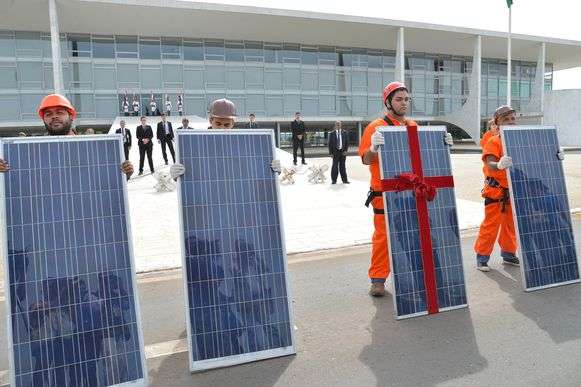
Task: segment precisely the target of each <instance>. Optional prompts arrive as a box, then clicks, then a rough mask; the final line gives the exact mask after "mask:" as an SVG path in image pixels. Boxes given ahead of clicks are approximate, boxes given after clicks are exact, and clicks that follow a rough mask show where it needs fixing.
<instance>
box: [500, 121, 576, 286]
mask: <svg viewBox="0 0 581 387" xmlns="http://www.w3.org/2000/svg"><path fill="white" fill-rule="evenodd" d="M535 129H540V130H554V131H555V138H556V140H557V142H556V144H555V158H556V157H557V155H556V153H557V152H558V150H559V142H558V141H559V137H558V135H557V128H556V127H555V126H551V125H508V126H501V127H500V137H501V140H502V150H503V153H504V155H506V156H510V153H509V152H508V149H507V141H506V140H505V139H506V133H510V132H512V131H523V130H535ZM509 136H510V134H509ZM513 161H514V160H513ZM558 164H559V171H560V173H561V175H562V176H563V188H564V193H565V195H566V197H567V200H566V201H565V206H566V211H567V216H568V218H567V220H568V222H569V226H570V227H572V224H573V223H572V220H571V209H570V206H569V200H568V199H569V193H568V192H567V184H565V171H564V169H563V162H562V161H560V160H559V163H558ZM512 170H513V168H507V174H506V175H507V178H508V186H509V189H510V195H509V197H510V204H511V211H512V215H513V219H514V229H515V233H516V237H517V241H518V250H519V251H520V252H521V264H520V271H521V283H522V286H523V289H524V290H525V291H526V292H533V291H537V290H542V289H548V288H554V287H557V286H564V285H570V284H575V283H579V282H581V277H580V273H579V255H578V254H577V252H576V244H575V233H574V232H573V231H571V239H572V240H571V241H572V244H573V252H574V253H575V255H576V257H575V258H576V261H577V279H575V280H570V281H564V282H557V283H552V284H548V285H543V286H532V287H531V286H528V285H527V276H526V273H525V266H526V265H525V259H526V257H525V256H524V252H523V250H522V246H523V245H522V238H521V233H520V229H519V224H518V217H517V213H516V211H517V208H516V205H515V197H514V195H513V181H512V179H513V177H512Z"/></svg>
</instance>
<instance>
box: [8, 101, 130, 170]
mask: <svg viewBox="0 0 581 387" xmlns="http://www.w3.org/2000/svg"><path fill="white" fill-rule="evenodd" d="M38 116H39V117H40V119H41V120H42V121H43V122H44V126H45V128H46V131H47V135H49V136H74V135H76V134H77V133H76V132H75V130H74V129H73V121H74V119H75V117H76V116H77V111H76V110H75V108H74V107H73V105H72V104H71V103H70V101H69V100H68V99H67V98H66V97H64V96H62V95H60V94H50V95H47V96H46V97H44V98H43V99H42V101H41V102H40V106H39V107H38ZM9 170H10V165H8V163H7V162H6V160H2V159H0V172H8V171H9ZM121 172H122V173H124V174H125V175H126V176H127V179H129V177H130V176H131V175H132V174H133V164H131V162H130V161H124V162H123V163H122V164H121Z"/></svg>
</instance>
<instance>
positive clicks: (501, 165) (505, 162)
mask: <svg viewBox="0 0 581 387" xmlns="http://www.w3.org/2000/svg"><path fill="white" fill-rule="evenodd" d="M496 167H497V168H498V169H500V170H503V169H506V168H510V167H512V157H510V156H502V157H501V158H500V160H498V163H497V164H496Z"/></svg>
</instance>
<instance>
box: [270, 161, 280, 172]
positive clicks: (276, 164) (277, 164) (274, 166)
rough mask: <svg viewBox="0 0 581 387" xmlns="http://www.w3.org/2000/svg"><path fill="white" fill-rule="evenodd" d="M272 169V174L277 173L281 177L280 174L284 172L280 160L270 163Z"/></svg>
mask: <svg viewBox="0 0 581 387" xmlns="http://www.w3.org/2000/svg"><path fill="white" fill-rule="evenodd" d="M270 169H272V172H276V173H278V174H279V175H280V172H281V171H282V168H281V166H280V160H272V162H271V163H270Z"/></svg>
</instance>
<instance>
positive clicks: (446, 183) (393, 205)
mask: <svg viewBox="0 0 581 387" xmlns="http://www.w3.org/2000/svg"><path fill="white" fill-rule="evenodd" d="M379 130H380V132H381V133H382V134H383V137H384V139H385V146H383V147H382V148H381V149H380V152H379V157H380V167H381V168H380V169H381V178H382V180H383V182H384V190H385V189H386V184H387V183H390V184H387V185H391V186H392V187H391V188H389V189H388V190H387V192H384V193H383V200H384V207H385V214H386V222H387V229H388V245H389V251H390V254H389V256H390V260H391V271H392V275H393V281H394V290H395V292H394V295H393V297H394V305H395V315H396V318H397V319H401V318H408V317H416V316H421V315H425V314H428V313H437V312H439V311H447V310H451V309H457V308H462V307H466V306H467V298H466V289H465V281H464V270H463V267H462V251H461V245H460V233H459V229H458V217H457V213H456V198H455V195H454V188H453V180H452V178H451V174H452V168H451V163H450V153H449V150H448V149H447V146H446V145H445V144H444V133H445V128H444V127H435V126H432V127H421V128H418V129H417V137H408V131H410V130H412V131H415V127H410V128H409V129H406V127H403V126H389V127H385V128H380V129H379ZM410 133H411V132H410ZM413 138H415V139H416V140H415V141H419V143H417V144H416V145H418V150H419V151H420V152H419V155H420V156H421V160H420V159H417V160H416V161H412V159H413V157H411V155H413V154H415V153H414V151H412V150H411V149H412V148H413ZM409 140H412V141H409ZM410 144H411V145H410ZM408 173H414V174H416V175H422V174H423V179H424V182H425V183H427V184H428V185H432V186H434V187H441V188H436V196H435V198H434V200H433V201H428V200H422V199H421V198H418V197H417V196H418V195H419V194H418V195H416V194H415V193H414V191H413V190H410V189H402V187H403V185H402V183H401V182H400V181H399V179H398V178H397V176H400V175H402V174H404V175H405V174H408ZM420 177H421V176H420ZM398 187H399V188H398ZM426 209H427V212H426V211H425V210H426ZM422 219H423V220H422ZM424 244H425V246H428V248H427V249H426V248H424V250H427V251H431V252H432V254H431V257H429V256H428V255H427V254H423V253H422V246H424ZM430 245H431V246H430Z"/></svg>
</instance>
